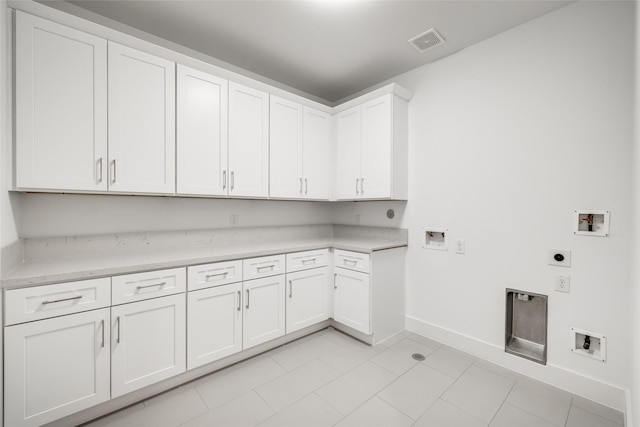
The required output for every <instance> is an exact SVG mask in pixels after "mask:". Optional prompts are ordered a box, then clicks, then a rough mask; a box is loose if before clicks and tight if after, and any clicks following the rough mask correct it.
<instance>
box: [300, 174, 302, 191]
mask: <svg viewBox="0 0 640 427" xmlns="http://www.w3.org/2000/svg"><path fill="white" fill-rule="evenodd" d="M300 194H302V178H300Z"/></svg>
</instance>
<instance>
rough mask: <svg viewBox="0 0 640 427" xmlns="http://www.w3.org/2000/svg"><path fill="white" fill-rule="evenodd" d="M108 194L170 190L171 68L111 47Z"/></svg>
mask: <svg viewBox="0 0 640 427" xmlns="http://www.w3.org/2000/svg"><path fill="white" fill-rule="evenodd" d="M109 189H110V190H113V191H122V192H139V193H173V192H174V191H175V64H174V63H173V62H171V61H168V60H166V59H162V58H159V57H157V56H154V55H150V54H148V53H144V52H140V51H138V50H135V49H131V48H129V47H125V46H121V45H118V44H116V43H112V42H109Z"/></svg>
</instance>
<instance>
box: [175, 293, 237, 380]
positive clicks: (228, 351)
mask: <svg viewBox="0 0 640 427" xmlns="http://www.w3.org/2000/svg"><path fill="white" fill-rule="evenodd" d="M187 313H188V318H187V320H188V321H187V325H188V329H187V341H188V343H189V346H188V348H187V368H188V369H193V368H196V367H198V366H202V365H206V364H207V363H211V362H214V361H216V360H218V359H222V358H223V357H226V356H230V355H232V354H234V353H237V352H239V351H241V350H242V313H243V311H242V283H233V284H230V285H223V286H216V287H213V288H208V289H202V290H199V291H194V292H189V293H188V294H187Z"/></svg>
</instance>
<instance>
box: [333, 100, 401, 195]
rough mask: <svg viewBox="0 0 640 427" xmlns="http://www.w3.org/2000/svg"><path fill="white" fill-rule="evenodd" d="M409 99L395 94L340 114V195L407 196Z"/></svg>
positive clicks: (338, 118) (338, 169)
mask: <svg viewBox="0 0 640 427" xmlns="http://www.w3.org/2000/svg"><path fill="white" fill-rule="evenodd" d="M407 107H408V104H407V101H406V100H405V99H403V98H401V97H399V96H397V95H395V94H393V93H389V94H386V95H382V96H380V97H378V98H375V99H373V100H371V101H368V102H365V103H362V104H360V105H356V106H354V107H351V108H350V109H347V110H344V111H342V112H340V113H339V114H338V116H337V148H336V169H337V170H336V180H337V182H336V198H337V199H339V200H354V199H395V200H406V198H407V179H408V178H407V165H408V152H407Z"/></svg>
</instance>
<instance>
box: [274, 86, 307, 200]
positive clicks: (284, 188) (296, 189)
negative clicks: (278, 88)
mask: <svg viewBox="0 0 640 427" xmlns="http://www.w3.org/2000/svg"><path fill="white" fill-rule="evenodd" d="M270 105H271V109H270V110H269V132H270V138H269V159H270V160H269V162H270V164H269V171H270V172H269V174H270V179H269V195H270V196H271V197H279V198H286V199H301V198H302V197H303V189H304V188H303V176H302V105H300V104H298V103H295V102H291V101H288V100H286V99H282V98H278V97H276V96H273V95H271V101H270Z"/></svg>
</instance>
